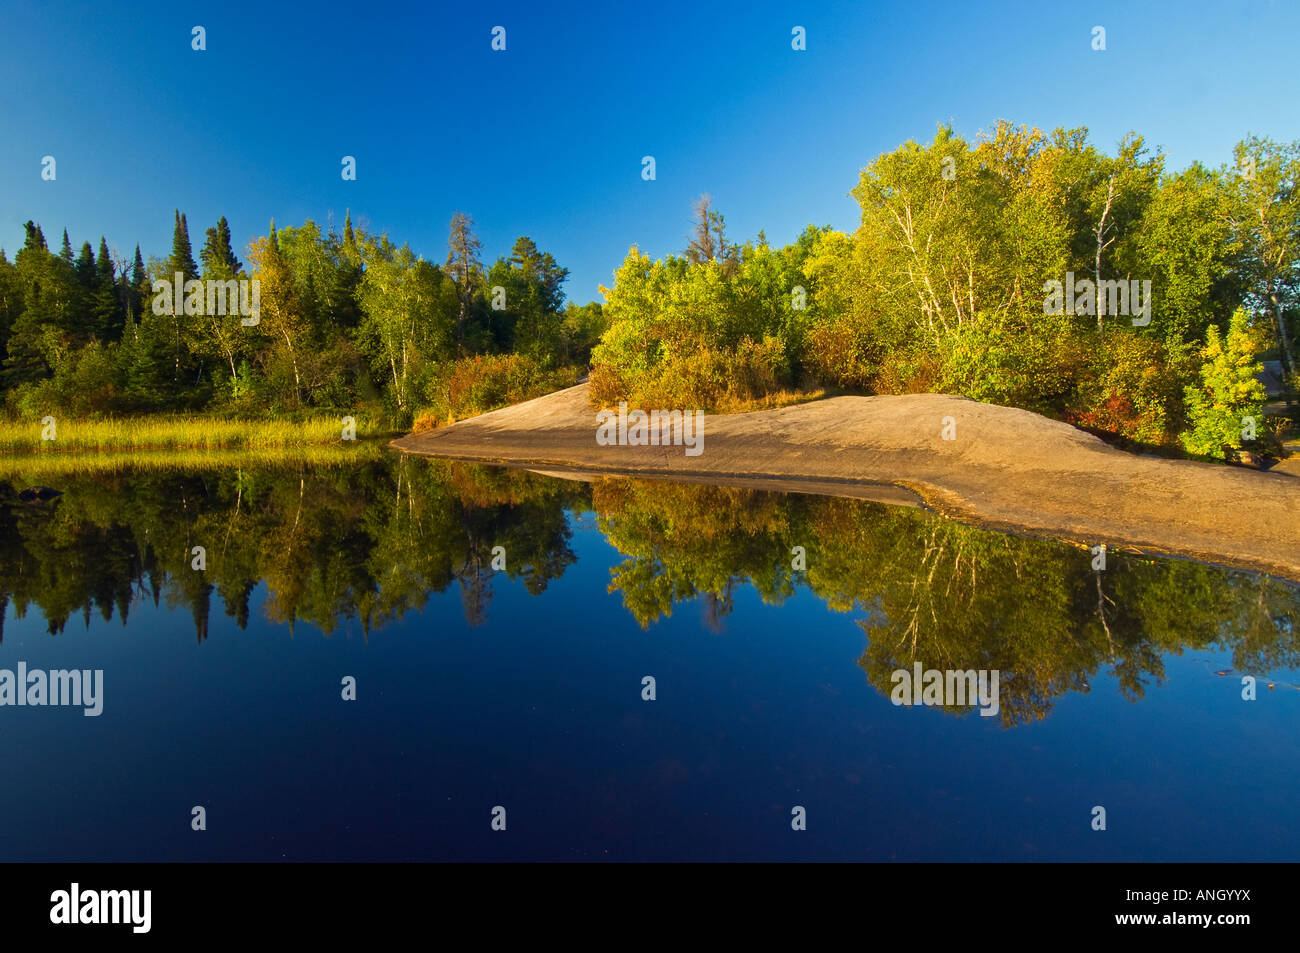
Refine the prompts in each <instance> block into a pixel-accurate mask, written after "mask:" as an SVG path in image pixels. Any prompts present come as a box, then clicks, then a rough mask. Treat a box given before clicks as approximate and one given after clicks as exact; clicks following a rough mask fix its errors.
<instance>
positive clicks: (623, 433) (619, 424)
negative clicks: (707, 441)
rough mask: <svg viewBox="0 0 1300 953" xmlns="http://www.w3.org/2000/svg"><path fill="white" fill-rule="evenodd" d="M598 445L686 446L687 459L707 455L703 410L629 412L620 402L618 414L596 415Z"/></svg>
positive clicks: (605, 413) (624, 403)
mask: <svg viewBox="0 0 1300 953" xmlns="http://www.w3.org/2000/svg"><path fill="white" fill-rule="evenodd" d="M596 443H597V444H599V445H600V446H602V447H611V446H619V447H669V446H673V447H683V446H684V447H685V448H686V455H687V456H688V457H698V456H699V455H700V454H701V453H703V452H704V411H702V410H697V411H694V412H691V411H689V410H687V411H681V410H652V411H650V412H649V413H648V414H647V413H646V412H645V411H644V410H633V411H631V412H629V411H628V409H627V401H625V400H621V401H619V403H618V414H617V415H616V414H615V413H614V411H612V410H602V411H600V412H599V413H597V414H596Z"/></svg>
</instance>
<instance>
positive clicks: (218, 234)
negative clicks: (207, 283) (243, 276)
mask: <svg viewBox="0 0 1300 953" xmlns="http://www.w3.org/2000/svg"><path fill="white" fill-rule="evenodd" d="M199 260H200V261H201V262H203V274H204V275H207V276H209V277H213V278H234V277H235V276H237V275H238V274H239V273H240V272H241V271H242V270H243V267H244V266H243V265H242V264H241V263H240V261H239V259H238V258H236V257H235V250H234V249H233V248H232V247H231V245H230V225H229V224H227V223H226V217H225V216H224V215H223V216H221V218H220V219H218V220H217V224H216V225H215V226H214V227H212V228H209V229H208V231H207V236H206V241H205V242H204V243H203V249H202V250H201V251H200V252H199Z"/></svg>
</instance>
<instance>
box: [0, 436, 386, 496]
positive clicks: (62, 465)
mask: <svg viewBox="0 0 1300 953" xmlns="http://www.w3.org/2000/svg"><path fill="white" fill-rule="evenodd" d="M383 454H384V445H383V443H382V442H380V441H377V440H358V441H357V442H356V443H346V444H340V445H339V446H336V447H325V446H315V447H312V446H304V447H263V448H260V449H256V450H249V449H243V448H235V449H231V448H225V449H216V450H109V451H105V452H102V453H20V454H6V455H4V456H0V479H2V480H13V481H16V482H22V483H27V484H33V485H35V484H51V485H56V484H57V481H58V480H59V479H61V478H68V477H78V476H97V475H101V474H113V473H124V472H128V471H129V472H133V473H138V472H150V471H152V472H163V471H168V470H184V471H187V472H194V471H209V470H237V469H249V470H252V469H278V468H283V467H298V466H309V467H313V468H320V467H336V466H338V467H341V466H355V465H357V464H358V463H370V462H373V461H375V460H377V459H379V458H380V457H382V456H383Z"/></svg>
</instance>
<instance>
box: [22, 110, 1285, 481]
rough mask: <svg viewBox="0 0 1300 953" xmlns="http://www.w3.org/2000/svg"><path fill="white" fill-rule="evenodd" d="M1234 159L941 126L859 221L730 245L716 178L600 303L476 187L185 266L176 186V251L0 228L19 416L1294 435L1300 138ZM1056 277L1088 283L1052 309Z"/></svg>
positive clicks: (287, 232)
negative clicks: (911, 419) (556, 403)
mask: <svg viewBox="0 0 1300 953" xmlns="http://www.w3.org/2000/svg"><path fill="white" fill-rule="evenodd" d="M1234 160H1235V161H1234V163H1233V164H1232V165H1224V166H1221V167H1219V168H1209V167H1206V166H1204V165H1202V164H1200V163H1193V164H1192V165H1190V166H1189V167H1187V168H1185V169H1183V170H1181V171H1177V170H1171V169H1168V168H1166V161H1165V156H1164V155H1163V154H1162V153H1161V152H1160V151H1158V150H1156V151H1152V150H1151V149H1150V148H1148V146H1147V145H1146V143H1145V141H1144V140H1143V139H1142V137H1140V136H1138V135H1136V134H1130V135H1129V136H1128V137H1126V138H1125V139H1124V140H1123V141H1122V142H1120V143H1119V144H1118V146H1117V148H1116V150H1115V153H1114V154H1113V155H1111V154H1107V153H1106V152H1105V151H1103V150H1099V149H1098V148H1097V147H1095V146H1094V145H1093V144H1091V143H1090V141H1089V134H1088V131H1087V130H1086V129H1082V128H1079V129H1068V130H1067V129H1056V130H1053V131H1052V132H1042V131H1040V130H1038V129H1032V128H1027V127H1024V126H1015V125H1013V124H1011V123H1009V122H999V123H998V124H997V125H996V126H995V127H994V128H993V129H991V130H988V131H986V132H984V133H981V134H980V135H979V136H977V137H976V139H975V140H974V141H973V142H968V141H966V140H965V139H963V138H962V137H960V136H959V135H957V134H956V133H955V132H954V130H953V129H952V127H951V126H947V125H941V126H940V127H939V129H938V131H937V133H936V135H935V137H934V138H933V140H932V141H931V142H929V143H928V144H920V143H916V142H910V141H909V142H907V143H904V144H903V145H901V146H900V147H898V148H897V149H895V150H894V151H892V152H889V153H886V154H883V155H880V156H878V157H877V158H876V159H875V160H873V161H872V162H871V163H870V164H868V165H867V166H866V167H865V168H863V169H862V171H861V174H860V177H859V180H858V183H857V185H856V187H854V188H853V190H852V195H853V197H854V198H855V199H856V201H857V203H858V205H859V207H860V209H861V219H860V224H859V225H858V227H857V228H856V229H855V230H854V231H853V232H852V233H847V232H842V231H837V230H834V229H832V228H830V227H824V226H814V225H809V226H808V227H807V228H806V229H805V230H804V231H803V232H802V234H800V235H799V236H798V237H797V238H796V239H795V240H794V241H793V242H792V243H790V244H787V245H784V246H775V245H772V244H770V243H769V242H768V239H767V237H766V235H765V234H764V233H763V232H762V231H760V232H759V233H758V235H757V237H756V238H754V239H752V240H747V241H744V242H741V243H737V242H735V241H733V240H731V239H730V238H729V237H728V235H727V232H726V223H725V219H724V217H723V215H722V214H721V213H720V212H719V211H718V210H717V209H715V208H714V207H713V204H712V201H711V200H710V199H709V198H708V196H707V195H706V196H703V197H701V199H700V200H699V201H698V202H697V203H696V206H695V210H694V221H693V225H692V226H691V229H692V230H691V231H690V232H689V233H688V236H687V237H688V244H687V246H686V248H685V249H684V250H683V251H682V252H681V253H680V254H670V255H668V256H666V257H663V258H660V259H657V260H652V259H651V258H650V257H648V256H647V255H645V254H644V253H643V252H642V251H641V250H640V249H639V248H638V247H637V246H635V245H634V246H633V247H632V248H631V250H630V251H629V252H628V254H627V256H626V258H625V260H624V261H623V262H622V264H621V265H619V266H618V267H617V269H616V271H615V272H614V276H613V281H612V283H611V285H610V287H608V288H604V287H602V288H601V292H602V294H603V296H604V299H605V301H604V302H603V304H602V303H594V302H593V303H589V304H582V305H579V304H575V303H573V302H570V301H566V300H565V295H564V291H563V286H564V282H565V279H566V277H567V275H568V272H567V270H566V269H565V268H563V267H561V266H560V265H559V264H558V263H557V262H556V261H555V260H554V258H553V257H552V256H551V255H550V254H549V253H545V252H542V251H541V250H540V249H538V248H537V246H536V244H535V243H534V242H533V241H532V240H531V239H529V238H527V237H520V238H519V239H518V240H517V241H516V242H515V243H514V246H513V247H512V248H511V250H510V253H509V254H508V255H505V256H501V257H498V258H497V259H496V260H495V261H494V262H491V263H490V264H487V263H485V261H484V260H483V258H482V247H481V243H480V241H479V240H478V238H477V237H476V236H475V234H474V228H473V225H474V223H473V221H472V220H471V219H470V218H469V217H468V216H466V215H463V214H459V213H458V214H457V215H456V216H455V217H454V218H453V219H452V221H451V224H450V228H449V236H448V247H447V254H446V257H445V259H444V260H443V263H442V264H441V265H439V264H435V263H434V262H433V261H430V260H429V259H426V258H424V257H423V256H422V255H419V254H417V253H416V252H414V251H413V250H412V249H411V248H410V247H409V246H408V245H405V244H404V245H401V246H400V247H399V246H397V245H396V244H394V242H393V241H391V240H390V239H389V238H388V236H387V235H382V234H371V233H369V232H367V231H366V230H364V229H362V228H354V226H353V223H352V219H351V216H350V215H348V216H347V218H346V219H345V222H344V225H343V230H342V232H341V233H339V232H338V231H337V230H335V229H334V228H333V227H332V226H331V227H330V228H328V229H327V230H322V228H321V227H320V226H319V225H317V224H316V223H314V222H312V221H307V222H305V223H304V224H302V225H301V226H294V227H286V228H281V229H277V228H276V227H275V225H274V223H272V224H271V226H270V228H269V231H268V234H266V235H265V236H261V237H258V238H256V239H255V240H253V241H252V242H251V243H250V244H249V246H248V248H247V249H246V250H245V251H244V252H243V253H242V254H243V260H242V261H241V259H240V257H239V256H238V255H237V254H236V252H235V250H234V249H233V248H232V245H231V232H230V227H229V224H228V223H227V221H226V219H225V218H221V219H219V220H218V221H217V222H216V223H215V224H214V225H213V226H212V227H210V228H208V229H207V230H206V232H205V235H204V241H203V244H202V247H201V249H200V251H199V257H198V261H197V262H196V261H195V259H194V256H193V251H192V246H191V244H190V236H189V226H188V223H187V221H186V218H185V216H184V215H183V214H182V213H180V212H179V211H177V212H176V213H175V216H174V239H173V244H172V249H171V253H170V254H169V255H168V257H167V258H165V259H160V258H150V259H149V261H148V262H147V263H146V261H145V260H144V259H143V257H142V255H141V252H140V249H139V246H138V245H137V246H136V247H135V249H134V255H133V256H125V255H122V254H120V253H119V252H117V251H116V250H110V247H109V245H108V243H107V242H106V240H105V239H104V238H103V237H100V239H99V242H98V247H97V248H96V247H95V246H93V245H92V243H91V242H90V241H85V242H83V243H82V245H81V247H80V251H79V252H78V251H74V248H73V244H72V242H71V241H70V240H69V237H68V235H67V232H66V230H65V231H64V233H63V236H62V243H61V246H60V247H59V250H58V251H54V250H51V248H50V247H49V245H48V244H47V241H46V238H45V235H44V233H43V232H42V229H41V226H40V225H38V224H37V223H35V222H32V221H29V222H27V224H26V241H25V243H24V245H23V247H22V248H21V249H20V250H19V251H18V252H17V254H16V255H15V256H14V259H13V261H12V262H11V261H10V260H9V258H8V257H7V255H6V254H5V253H4V252H3V250H0V401H2V402H3V408H4V412H5V414H6V415H7V416H8V417H9V418H10V420H11V421H22V422H32V421H36V420H39V419H41V418H42V417H44V416H45V415H62V416H65V417H71V418H90V417H102V416H123V415H151V414H168V415H176V414H191V415H192V414H202V415H213V416H223V417H230V418H255V419H263V418H274V417H290V418H295V419H297V418H302V417H304V416H307V417H309V416H310V415H312V414H313V413H317V414H320V413H330V414H335V415H337V414H340V413H342V414H364V415H366V416H367V417H369V418H370V419H373V420H379V421H381V422H382V426H386V427H390V428H393V429H409V428H412V427H413V428H414V429H425V428H428V427H433V426H441V425H444V424H446V423H449V422H454V421H455V420H456V419H460V418H463V417H464V416H467V415H471V414H475V413H480V412H483V411H485V410H490V409H492V408H494V407H498V406H503V405H505V404H509V403H513V402H517V401H520V400H524V399H528V398H530V397H534V396H538V395H540V394H542V393H546V392H549V391H552V390H555V389H558V388H560V387H563V386H567V385H570V384H573V383H575V382H577V381H579V380H580V379H581V378H582V376H583V375H584V374H587V373H589V374H590V381H591V395H592V400H593V404H594V405H595V406H596V407H610V406H614V405H616V404H617V403H618V402H619V401H620V400H627V401H629V402H630V403H631V404H632V405H633V406H640V407H645V408H652V407H661V408H698V409H702V410H705V411H708V412H727V411H733V410H749V409H755V408H758V407H763V406H772V405H777V404H780V403H784V402H789V401H792V400H803V399H808V398H809V397H813V396H818V395H823V394H843V393H850V394H901V393H911V392H918V391H937V392H943V393H949V394H957V395H962V396H966V397H970V398H973V399H976V400H981V401H987V402H991V403H997V404H1004V405H1009V406H1015V407H1022V408H1026V409H1029V410H1033V411H1035V412H1038V413H1042V414H1045V415H1048V416H1051V417H1055V418H1057V419H1061V420H1065V421H1067V422H1070V423H1072V424H1074V425H1076V426H1079V427H1083V428H1086V429H1088V430H1091V431H1093V432H1095V433H1099V434H1102V435H1109V436H1111V437H1114V438H1116V440H1117V441H1118V442H1120V443H1121V444H1124V445H1129V446H1135V447H1141V448H1151V449H1155V450H1157V451H1160V452H1166V453H1171V454H1181V455H1190V456H1195V457H1200V458H1220V459H1223V458H1227V459H1232V458H1234V457H1235V456H1238V455H1239V454H1240V453H1241V452H1242V451H1252V452H1254V453H1257V454H1263V455H1266V456H1267V455H1269V454H1274V455H1276V454H1277V453H1278V452H1279V448H1280V438H1281V437H1282V436H1283V433H1284V428H1285V427H1287V426H1289V425H1290V424H1289V422H1288V421H1286V420H1285V418H1282V417H1276V416H1274V417H1266V416H1265V415H1264V413H1263V408H1264V404H1265V402H1266V395H1265V392H1264V388H1263V386H1262V385H1261V384H1260V383H1259V381H1258V380H1257V377H1258V374H1259V372H1260V370H1261V365H1260V363H1259V362H1260V360H1261V359H1272V360H1277V361H1279V362H1280V363H1281V365H1282V368H1283V371H1284V373H1286V374H1288V375H1290V379H1291V380H1292V382H1294V373H1295V359H1296V344H1295V342H1296V338H1297V336H1298V335H1297V331H1298V330H1300V329H1298V328H1297V324H1300V319H1298V317H1297V315H1298V314H1300V309H1298V308H1297V307H1296V304H1297V301H1296V295H1297V290H1298V288H1300V280H1298V279H1300V268H1298V267H1297V262H1300V191H1298V190H1297V182H1298V181H1300V142H1295V143H1290V144H1283V143H1277V142H1274V141H1272V140H1270V139H1266V138H1261V137H1258V136H1248V137H1246V138H1244V139H1243V140H1242V141H1241V142H1239V143H1238V144H1237V146H1236V148H1235V152H1234ZM683 222H684V224H685V222H686V219H685V216H684V219H683ZM175 273H181V274H182V275H183V276H184V277H185V278H186V279H187V280H189V279H194V278H199V279H216V280H230V279H236V278H249V279H256V280H258V281H259V282H260V292H261V317H260V321H258V322H257V324H256V325H255V326H252V327H248V326H243V325H242V324H241V322H240V321H239V320H238V319H237V318H233V319H232V318H231V317H229V316H221V315H184V314H161V315H159V314H155V313H154V309H153V308H151V307H150V300H151V297H152V295H153V281H154V279H157V278H167V279H170V278H171V276H172V275H173V274H175ZM1063 283H1065V285H1066V286H1067V287H1070V288H1074V287H1083V286H1084V285H1085V284H1086V285H1088V287H1089V288H1090V289H1095V292H1094V291H1093V290H1090V291H1089V292H1088V294H1087V295H1085V296H1080V297H1079V298H1077V299H1075V300H1071V301H1068V302H1065V306H1064V307H1062V302H1061V300H1060V297H1061V291H1060V289H1061V288H1062V285H1063ZM1129 287H1132V288H1133V289H1134V302H1136V301H1137V300H1138V298H1139V296H1138V294H1137V292H1138V291H1139V290H1141V291H1142V292H1143V294H1142V295H1141V298H1142V299H1144V303H1143V304H1142V305H1141V308H1142V309H1143V310H1144V320H1139V319H1138V318H1137V317H1136V316H1134V315H1131V314H1130V313H1129V311H1128V310H1126V308H1125V307H1124V303H1125V302H1128V300H1129V296H1128V294H1127V289H1128V288H1129ZM1104 288H1109V290H1110V292H1111V293H1103V289H1104ZM1116 288H1118V289H1120V290H1123V291H1125V292H1126V293H1125V294H1124V296H1123V298H1122V299H1121V298H1119V297H1118V296H1117V294H1115V291H1116ZM1117 301H1119V302H1121V304H1120V306H1119V307H1118V308H1117V306H1116V302H1117Z"/></svg>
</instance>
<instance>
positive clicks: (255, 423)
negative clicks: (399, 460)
mask: <svg viewBox="0 0 1300 953" xmlns="http://www.w3.org/2000/svg"><path fill="white" fill-rule="evenodd" d="M46 435H47V430H46V428H45V426H44V425H42V424H41V423H40V422H39V421H35V422H31V421H13V420H0V453H3V454H40V455H45V454H63V453H79V452H80V453H84V452H92V453H93V452H103V451H143V450H151V451H184V450H229V449H237V450H252V451H257V450H282V449H294V448H304V447H324V446H330V445H338V446H346V443H347V442H345V441H344V440H343V418H342V415H340V416H337V417H333V416H331V417H323V416H322V417H311V418H307V419H304V420H227V419H220V418H212V417H123V418H117V419H108V420H74V419H61V418H56V419H55V421H54V425H53V431H52V436H53V438H54V439H52V440H48V439H45V436H46ZM387 435H390V434H389V431H388V430H387V429H386V428H382V427H380V426H378V425H376V424H375V422H373V421H371V420H368V419H367V418H364V417H357V418H356V437H357V439H358V440H361V439H363V438H366V437H382V436H387Z"/></svg>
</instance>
